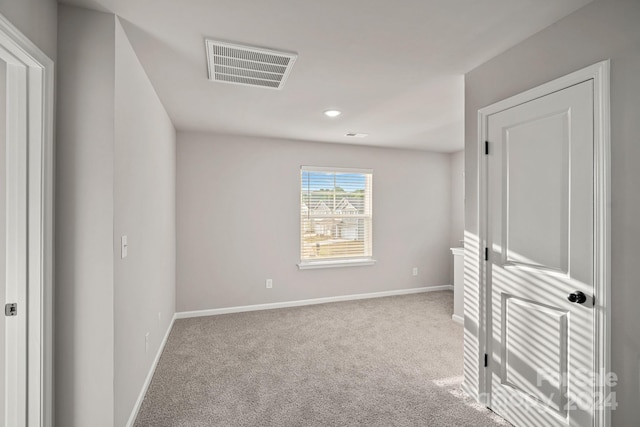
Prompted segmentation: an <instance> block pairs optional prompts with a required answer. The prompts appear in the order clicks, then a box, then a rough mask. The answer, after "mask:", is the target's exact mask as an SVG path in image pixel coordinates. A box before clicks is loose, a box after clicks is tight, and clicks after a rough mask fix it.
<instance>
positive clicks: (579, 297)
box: [567, 291, 587, 304]
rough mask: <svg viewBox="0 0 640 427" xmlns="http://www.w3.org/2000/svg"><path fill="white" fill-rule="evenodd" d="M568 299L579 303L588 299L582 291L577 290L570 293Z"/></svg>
mask: <svg viewBox="0 0 640 427" xmlns="http://www.w3.org/2000/svg"><path fill="white" fill-rule="evenodd" d="M567 299H568V300H569V301H570V302H574V303H578V304H584V303H585V302H586V301H587V296H586V295H585V294H583V293H582V292H580V291H575V292H574V293H572V294H569V296H568V297H567Z"/></svg>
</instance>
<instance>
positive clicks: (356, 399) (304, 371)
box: [135, 291, 508, 427]
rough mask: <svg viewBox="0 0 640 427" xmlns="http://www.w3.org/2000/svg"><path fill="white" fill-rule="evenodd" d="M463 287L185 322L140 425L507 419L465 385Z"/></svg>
mask: <svg viewBox="0 0 640 427" xmlns="http://www.w3.org/2000/svg"><path fill="white" fill-rule="evenodd" d="M452 308H453V294H452V293H451V292H446V291H445V292H433V293H422V294H413V295H406V296H396V297H388V298H376V299H369V300H360V301H349V302H340V303H331V304H321V305H315V306H307V307H297V308H288V309H279V310H266V311H256V312H250V313H239V314H227V315H220V316H211V317H201V318H194V319H184V320H178V321H176V322H175V325H174V327H173V331H172V332H171V334H170V336H169V340H168V342H167V345H166V348H165V350H164V353H163V354H162V357H161V358H160V362H159V364H158V367H157V370H156V373H155V375H154V377H153V381H152V383H151V385H150V387H149V390H148V392H147V395H146V397H145V399H144V402H143V404H142V408H141V410H140V413H139V414H138V418H137V420H136V423H135V426H136V427H146V426H154V427H165V426H166V427H169V426H171V427H178V426H474V427H476V426H499V425H500V426H504V425H508V424H507V423H506V422H505V421H503V420H502V419H501V418H499V417H498V416H496V415H495V414H493V413H492V412H490V411H489V410H487V409H485V408H482V407H481V406H479V405H477V404H474V403H473V402H472V401H471V400H470V399H469V398H467V397H466V396H465V395H464V393H462V391H461V390H460V382H461V380H462V377H461V375H462V327H461V326H459V325H457V324H455V323H454V322H453V321H452V320H451V312H452Z"/></svg>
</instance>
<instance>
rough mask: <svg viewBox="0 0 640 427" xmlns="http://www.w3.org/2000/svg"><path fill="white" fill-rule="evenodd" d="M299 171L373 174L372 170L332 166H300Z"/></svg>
mask: <svg viewBox="0 0 640 427" xmlns="http://www.w3.org/2000/svg"><path fill="white" fill-rule="evenodd" d="M300 170H301V171H309V172H334V173H361V174H373V169H362V168H338V167H334V166H305V165H302V166H300Z"/></svg>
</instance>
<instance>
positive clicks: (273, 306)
mask: <svg viewBox="0 0 640 427" xmlns="http://www.w3.org/2000/svg"><path fill="white" fill-rule="evenodd" d="M436 291H453V285H440V286H424V287H422V288H410V289H399V290H396V291H384V292H372V293H368V294H355V295H341V296H336V297H325V298H314V299H304V300H298V301H286V302H274V303H269V304H255V305H242V306H238V307H226V308H214V309H210V310H197V311H182V312H179V313H176V319H188V318H190V317H204V316H216V315H219V314H230V313H242V312H245V311H258V310H273V309H276V308H287V307H301V306H304V305H315V304H326V303H329V302H340V301H353V300H359V299H368V298H381V297H390V296H395V295H408V294H417V293H421V292H436Z"/></svg>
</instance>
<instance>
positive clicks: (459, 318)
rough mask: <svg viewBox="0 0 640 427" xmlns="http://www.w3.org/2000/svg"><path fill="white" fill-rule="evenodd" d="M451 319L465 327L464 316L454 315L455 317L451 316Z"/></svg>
mask: <svg viewBox="0 0 640 427" xmlns="http://www.w3.org/2000/svg"><path fill="white" fill-rule="evenodd" d="M451 319H453V321H454V322H456V323H459V324H461V325H462V326H464V318H463V317H462V316H458V315H457V314H454V315H453V316H451Z"/></svg>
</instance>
